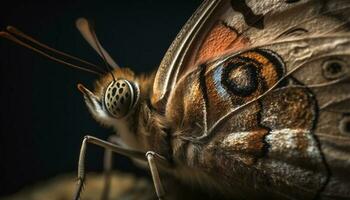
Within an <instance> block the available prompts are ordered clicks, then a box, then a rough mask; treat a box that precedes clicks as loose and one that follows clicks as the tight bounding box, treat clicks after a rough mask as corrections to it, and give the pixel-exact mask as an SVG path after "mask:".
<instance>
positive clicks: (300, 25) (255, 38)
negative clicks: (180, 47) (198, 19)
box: [166, 0, 350, 199]
mask: <svg viewBox="0 0 350 200" xmlns="http://www.w3.org/2000/svg"><path fill="white" fill-rule="evenodd" d="M214 11H215V12H213V13H212V15H210V17H209V18H208V19H207V20H208V24H210V26H209V25H208V26H206V27H209V30H206V32H205V33H206V34H205V36H203V35H202V36H201V39H198V38H199V37H200V36H197V37H195V39H193V41H195V42H194V43H191V45H193V46H192V47H193V49H192V51H190V52H191V54H190V55H186V54H185V55H183V56H184V57H186V58H187V61H186V62H183V63H182V65H178V66H177V67H178V68H179V69H177V70H178V71H179V73H177V77H176V78H175V79H174V80H176V81H174V82H173V85H172V87H170V88H168V89H166V90H167V91H168V92H170V93H169V97H166V98H167V104H166V117H167V118H168V119H169V120H171V121H172V122H173V124H174V127H172V131H173V136H172V138H173V139H172V145H173V149H174V157H175V158H176V159H177V162H181V163H183V164H185V165H187V166H190V167H193V168H200V169H201V170H204V171H205V172H206V173H207V174H208V175H209V176H210V177H212V179H213V182H214V180H216V181H217V182H219V183H220V184H219V185H218V186H213V187H217V189H218V190H220V191H225V193H228V194H229V195H238V197H242V198H257V197H259V198H261V197H262V196H260V195H261V194H264V195H266V196H268V197H274V198H277V199H283V198H284V199H314V198H323V199H334V198H337V199H339V198H344V199H346V198H350V189H349V188H350V181H349V180H350V177H349V174H350V171H349V169H350V156H349V155H350V149H349V148H350V134H349V133H350V131H349V130H350V128H349V127H350V117H349V114H350V113H349V111H350V82H349V80H350V67H349V66H350V59H349V58H350V57H349V56H350V45H349V44H350V43H349V42H350V33H349V30H350V25H349V21H350V12H349V11H350V2H349V1H345V0H333V1H327V0H323V1H318V0H313V1H312V0H300V1H289V0H286V1H282V0H271V1H257V0H248V1H220V3H219V4H218V5H217V6H216V8H215V9H214ZM217 12H219V13H217ZM199 33H200V32H199ZM202 33H203V32H202ZM187 54H188V52H187ZM184 63H186V64H184ZM215 177H219V178H215Z"/></svg>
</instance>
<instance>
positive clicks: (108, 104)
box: [78, 69, 141, 126]
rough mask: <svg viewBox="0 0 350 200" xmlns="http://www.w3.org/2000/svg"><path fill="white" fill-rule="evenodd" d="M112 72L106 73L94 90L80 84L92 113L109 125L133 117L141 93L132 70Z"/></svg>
mask: <svg viewBox="0 0 350 200" xmlns="http://www.w3.org/2000/svg"><path fill="white" fill-rule="evenodd" d="M112 73H113V76H111V74H106V75H105V76H103V77H102V78H101V79H99V80H98V81H97V82H96V84H95V90H94V92H92V91H90V90H89V89H87V88H86V87H85V86H83V85H82V84H78V89H79V90H80V91H81V92H82V93H83V95H84V99H85V103H86V105H87V107H88V109H89V111H90V113H91V114H92V115H93V117H94V118H95V119H96V120H97V121H98V122H100V123H102V124H103V125H107V126H115V124H116V122H118V121H123V120H126V119H130V118H132V117H133V115H132V114H133V113H134V111H135V109H137V108H136V107H137V105H138V103H139V101H140V95H141V93H140V87H139V82H138V80H137V78H136V76H135V75H134V73H133V72H132V71H130V70H128V69H117V70H114V71H113V72H112ZM129 121H130V120H129Z"/></svg>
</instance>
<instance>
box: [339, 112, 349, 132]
mask: <svg viewBox="0 0 350 200" xmlns="http://www.w3.org/2000/svg"><path fill="white" fill-rule="evenodd" d="M339 129H340V132H341V133H343V134H350V116H345V117H344V118H343V119H342V120H340V123H339Z"/></svg>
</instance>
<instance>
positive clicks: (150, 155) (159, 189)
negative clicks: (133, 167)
mask: <svg viewBox="0 0 350 200" xmlns="http://www.w3.org/2000/svg"><path fill="white" fill-rule="evenodd" d="M146 158H147V161H148V165H149V168H150V170H151V174H152V179H153V183H154V187H155V190H156V193H157V197H158V199H159V200H162V199H164V196H165V192H164V188H163V185H162V182H161V180H160V177H159V172H158V168H157V165H156V163H157V162H158V163H159V162H167V160H166V159H165V158H164V157H163V156H161V155H159V154H157V153H155V152H153V151H148V152H147V153H146Z"/></svg>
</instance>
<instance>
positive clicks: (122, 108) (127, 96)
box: [104, 79, 138, 118]
mask: <svg viewBox="0 0 350 200" xmlns="http://www.w3.org/2000/svg"><path fill="white" fill-rule="evenodd" d="M137 95H138V94H137V91H136V86H134V85H133V84H132V83H130V82H129V81H127V80H124V79H120V80H116V81H113V82H111V83H110V84H109V85H108V87H107V89H106V92H105V97H104V103H105V107H106V108H107V111H108V112H109V114H110V115H112V116H113V117H115V118H122V117H125V116H126V115H127V114H128V113H129V112H130V111H131V110H132V108H133V106H134V105H135V102H136V100H137Z"/></svg>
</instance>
